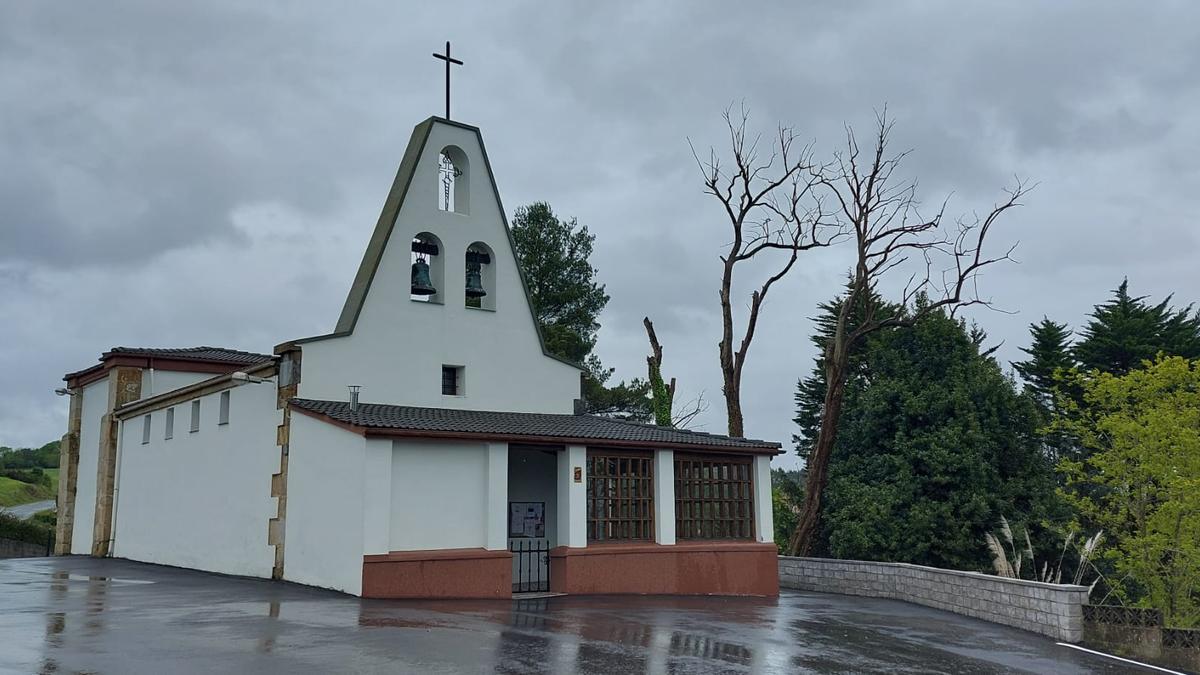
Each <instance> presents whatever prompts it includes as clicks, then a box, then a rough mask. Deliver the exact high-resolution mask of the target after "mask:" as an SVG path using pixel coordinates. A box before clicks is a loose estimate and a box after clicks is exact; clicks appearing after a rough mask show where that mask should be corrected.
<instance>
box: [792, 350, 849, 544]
mask: <svg viewBox="0 0 1200 675" xmlns="http://www.w3.org/2000/svg"><path fill="white" fill-rule="evenodd" d="M848 359H849V352H848V351H847V352H846V353H844V354H838V355H836V357H834V358H830V359H829V360H828V361H827V363H826V366H825V381H826V387H825V405H824V410H822V411H821V431H820V433H819V434H818V435H817V442H816V444H815V445H814V447H813V450H812V452H811V453H809V455H808V462H807V463H806V464H805V467H804V468H805V470H806V471H807V473H808V479H807V480H806V481H805V485H804V506H803V508H802V509H801V511H800V521H799V522H798V523H796V531H795V532H793V533H792V541H791V542H790V544H789V546H788V551H789V552H790V553H791V554H792V555H800V556H806V555H809V554H811V553H812V547H813V543H814V540H815V538H816V535H817V525H818V524H820V521H821V495H822V493H823V492H824V491H825V483H826V481H827V480H828V479H829V456H830V455H831V454H832V453H833V445H834V443H835V442H836V441H837V425H838V419H839V418H840V417H841V415H842V400H843V398H844V397H845V392H846V361H847V360H848Z"/></svg>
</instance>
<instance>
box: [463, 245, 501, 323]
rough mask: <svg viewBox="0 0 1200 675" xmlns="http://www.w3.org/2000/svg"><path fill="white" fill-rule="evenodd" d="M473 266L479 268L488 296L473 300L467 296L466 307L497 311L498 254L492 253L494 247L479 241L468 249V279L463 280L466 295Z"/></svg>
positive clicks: (480, 277)
mask: <svg viewBox="0 0 1200 675" xmlns="http://www.w3.org/2000/svg"><path fill="white" fill-rule="evenodd" d="M473 265H478V266H479V268H478V269H479V282H480V285H481V286H482V287H483V290H484V292H486V293H487V295H484V296H481V297H478V298H473V297H471V296H469V295H466V296H465V297H466V306H467V307H474V308H476V309H488V310H492V311H495V309H496V295H497V293H496V254H495V253H493V252H492V247H491V246H488V245H487V244H485V243H483V242H482V241H477V242H475V243H474V244H471V245H470V246H468V247H467V253H466V271H467V274H466V278H465V279H464V280H463V286H464V293H465V289H466V287H467V286H469V285H470V282H471V270H472V267H473Z"/></svg>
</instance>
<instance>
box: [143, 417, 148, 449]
mask: <svg viewBox="0 0 1200 675" xmlns="http://www.w3.org/2000/svg"><path fill="white" fill-rule="evenodd" d="M149 443H150V416H149V415H146V416H145V417H143V418H142V445H149Z"/></svg>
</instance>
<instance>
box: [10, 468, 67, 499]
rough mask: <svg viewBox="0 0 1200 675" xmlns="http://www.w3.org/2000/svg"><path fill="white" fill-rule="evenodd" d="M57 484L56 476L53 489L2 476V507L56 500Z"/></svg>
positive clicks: (52, 485) (52, 483)
mask: <svg viewBox="0 0 1200 675" xmlns="http://www.w3.org/2000/svg"><path fill="white" fill-rule="evenodd" d="M56 473H57V472H56ZM57 482H58V481H57V476H55V477H54V478H52V479H51V487H43V486H41V485H31V484H29V483H22V482H21V481H19V480H13V479H12V478H8V477H6V476H0V506H16V505H17V504H28V503H29V502H38V501H42V500H43V499H54V495H55V492H56V486H55V484H56V483H57Z"/></svg>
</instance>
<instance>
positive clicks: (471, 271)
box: [467, 260, 487, 298]
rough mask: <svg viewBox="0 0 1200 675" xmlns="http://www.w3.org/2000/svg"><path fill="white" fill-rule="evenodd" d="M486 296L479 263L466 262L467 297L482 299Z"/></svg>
mask: <svg viewBox="0 0 1200 675" xmlns="http://www.w3.org/2000/svg"><path fill="white" fill-rule="evenodd" d="M485 295H487V291H485V290H483V275H482V274H481V273H480V269H479V262H478V261H475V260H468V261H467V297H468V298H482V297H483V296H485Z"/></svg>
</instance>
